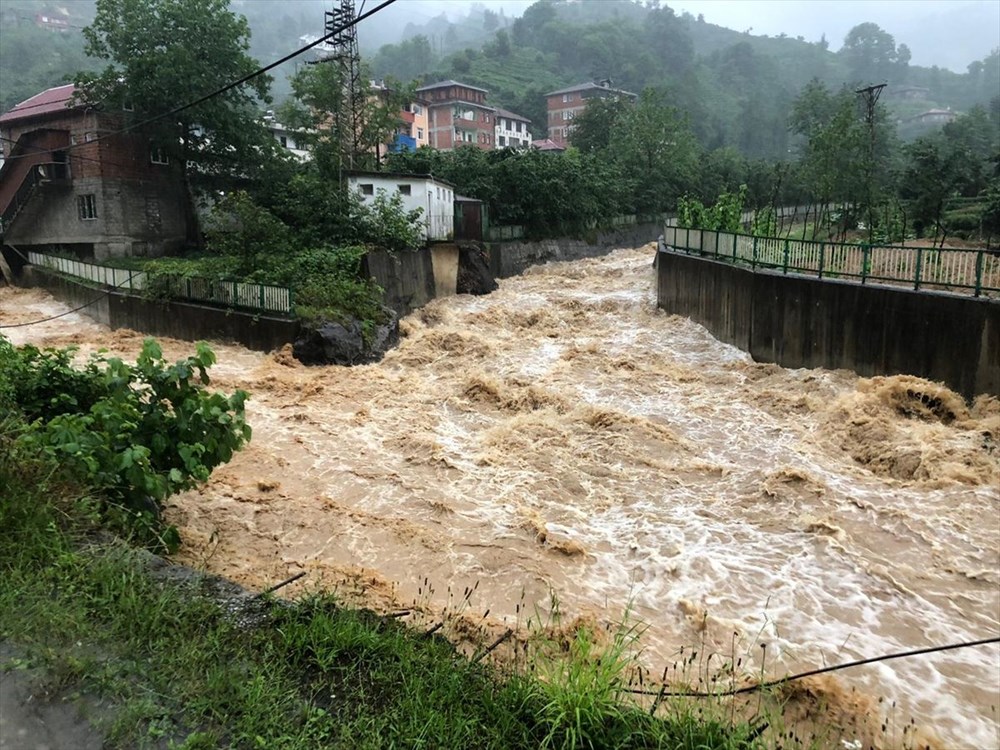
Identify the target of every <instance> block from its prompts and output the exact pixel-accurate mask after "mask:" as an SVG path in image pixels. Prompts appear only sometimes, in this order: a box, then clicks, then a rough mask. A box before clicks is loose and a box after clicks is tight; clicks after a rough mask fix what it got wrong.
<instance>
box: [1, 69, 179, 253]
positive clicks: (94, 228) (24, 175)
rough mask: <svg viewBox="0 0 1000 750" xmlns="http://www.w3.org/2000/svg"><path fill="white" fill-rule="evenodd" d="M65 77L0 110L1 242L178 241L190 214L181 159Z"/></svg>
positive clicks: (151, 249)
mask: <svg viewBox="0 0 1000 750" xmlns="http://www.w3.org/2000/svg"><path fill="white" fill-rule="evenodd" d="M74 91H75V89H74V86H73V85H72V84H70V85H66V86H57V87H55V88H51V89H48V90H46V91H43V92H41V93H40V94H36V95H35V96H33V97H31V98H30V99H27V100H25V101H23V102H21V103H20V104H18V105H16V106H15V107H14V108H13V109H11V110H10V111H9V112H6V113H4V114H3V115H0V138H2V140H0V143H2V147H3V155H4V157H5V158H4V163H3V167H2V168H0V231H2V233H3V243H4V244H5V245H9V246H12V247H16V248H18V249H20V250H22V251H24V250H27V249H34V250H39V251H41V252H45V251H53V250H58V251H63V252H72V253H74V254H76V255H77V256H78V257H81V258H94V259H97V260H103V259H105V258H109V257H121V256H159V255H163V254H164V253H168V252H171V251H173V250H176V249H178V248H179V247H181V246H182V245H183V244H184V243H185V241H186V239H187V237H188V230H189V227H190V226H191V225H192V222H191V221H190V220H189V217H190V215H191V211H190V201H189V199H188V195H187V191H186V189H185V187H184V182H183V176H182V172H181V169H180V165H178V164H173V163H170V160H169V158H168V156H167V154H166V152H165V150H164V149H163V147H162V144H158V143H156V142H154V141H151V140H150V139H149V138H148V137H146V136H144V135H143V134H141V133H137V132H127V133H119V132H118V131H119V130H121V128H122V127H124V125H125V123H126V122H127V118H128V117H131V116H132V115H131V113H129V112H123V111H105V110H103V109H101V108H95V107H86V106H84V105H83V104H81V103H79V102H77V101H76V100H74V98H73V95H74Z"/></svg>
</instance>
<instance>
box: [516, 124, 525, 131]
mask: <svg viewBox="0 0 1000 750" xmlns="http://www.w3.org/2000/svg"><path fill="white" fill-rule="evenodd" d="M523 127H524V123H523V122H519V123H517V127H516V128H515V130H517V132H518V133H520V132H523V131H522V128H523Z"/></svg>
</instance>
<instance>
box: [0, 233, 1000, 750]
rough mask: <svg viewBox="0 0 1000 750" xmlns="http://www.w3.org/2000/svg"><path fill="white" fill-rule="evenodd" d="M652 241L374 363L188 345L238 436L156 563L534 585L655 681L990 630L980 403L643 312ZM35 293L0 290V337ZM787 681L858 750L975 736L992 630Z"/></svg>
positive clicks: (362, 583) (794, 701)
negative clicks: (815, 362) (169, 552)
mask: <svg viewBox="0 0 1000 750" xmlns="http://www.w3.org/2000/svg"><path fill="white" fill-rule="evenodd" d="M651 256H652V248H650V247H647V248H644V249H641V250H621V251H616V252H614V253H612V254H611V255H609V256H607V257H605V258H598V259H590V260H584V261H577V262H574V263H572V264H550V265H546V266H541V267H536V268H533V269H529V272H528V273H526V274H525V275H524V276H522V277H519V278H514V279H507V280H504V281H503V282H502V283H501V285H500V289H499V290H498V291H496V292H494V293H493V294H491V295H488V296H485V297H476V298H473V297H464V296H463V297H452V298H446V299H441V300H436V301H434V302H432V303H431V304H429V305H428V306H427V307H425V308H423V309H422V310H419V311H417V312H415V313H414V314H412V315H410V316H409V317H407V318H406V319H404V320H403V321H402V324H401V329H402V333H403V339H402V341H401V344H400V346H399V348H398V349H396V350H394V351H392V352H390V353H389V354H388V355H387V356H386V357H385V359H384V360H383V361H382V362H380V363H378V364H374V365H367V366H363V367H355V368H340V367H320V368H306V367H303V366H301V365H299V364H298V363H296V362H295V361H294V359H292V358H291V357H290V356H289V352H288V350H287V349H286V350H282V351H280V352H275V353H273V354H271V355H262V354H257V353H254V352H249V351H247V350H245V349H242V348H240V347H236V346H226V345H219V346H217V347H215V348H216V352H217V354H218V355H219V364H218V366H217V367H216V368H215V369H214V376H213V380H214V385H216V386H219V387H223V388H227V389H231V388H235V387H240V388H245V389H247V390H248V391H250V392H251V394H252V399H251V401H250V402H249V404H248V415H249V418H250V421H251V423H252V424H253V427H254V440H253V443H252V444H251V446H250V447H249V448H248V449H246V450H245V451H243V452H242V453H240V454H238V455H237V456H236V457H235V458H234V459H233V461H232V462H231V463H230V464H229V465H227V466H225V467H222V468H220V469H219V470H217V471H216V472H215V474H214V475H213V476H212V478H211V479H210V481H209V482H208V483H207V484H206V485H205V486H203V487H201V488H199V489H198V490H194V491H191V492H188V493H185V494H183V495H180V496H178V497H176V498H174V499H173V500H172V501H171V504H170V508H169V511H168V513H169V517H170V518H171V520H173V521H174V522H175V523H177V524H178V525H179V527H180V529H181V533H182V537H183V539H184V541H185V548H184V551H183V552H182V556H183V559H184V560H185V561H187V562H189V563H192V564H194V565H198V566H204V567H206V568H208V569H209V570H212V571H213V572H216V573H220V574H223V575H226V576H229V577H232V578H234V579H236V580H238V581H240V582H243V583H246V584H249V585H252V586H260V587H263V586H265V585H267V584H270V583H273V582H274V581H276V580H281V579H283V578H285V577H287V576H288V575H289V574H290V573H293V572H296V571H298V570H306V571H308V572H309V573H310V577H309V579H307V580H311V581H313V582H314V583H315V582H319V581H323V582H327V583H334V584H336V585H338V586H340V587H341V588H342V589H343V590H344V591H345V592H346V591H348V590H350V591H351V592H355V593H359V595H360V596H361V597H362V598H363V599H364V600H365V601H366V602H368V603H370V604H374V605H381V606H384V607H386V608H390V607H396V606H400V605H408V606H416V608H417V609H418V610H420V611H422V612H426V613H427V618H428V620H427V621H428V622H430V621H432V618H433V617H434V616H435V614H434V613H437V612H440V611H441V610H442V609H444V608H447V607H449V606H451V607H452V609H453V610H454V609H456V603H457V604H459V605H461V606H460V607H457V608H458V609H462V607H464V608H465V609H464V610H462V612H463V614H462V616H463V617H465V616H467V615H470V614H471V613H472V611H473V610H475V611H477V612H479V613H480V615H481V613H482V612H483V611H485V610H487V609H488V610H489V618H487V619H488V620H489V621H490V622H492V623H495V624H496V626H497V627H503V626H504V624H505V623H506V624H515V623H518V622H523V619H524V612H525V611H526V610H527V611H538V612H541V613H545V612H547V611H548V609H549V608H550V602H551V598H550V594H551V592H553V591H554V592H555V593H556V595H557V596H558V599H559V602H560V608H561V609H562V611H563V612H564V613H566V615H567V616H569V617H583V618H592V619H593V620H594V621H595V622H606V621H611V620H614V619H615V618H617V617H620V615H621V612H622V611H623V610H624V609H625V608H626V607H631V610H632V612H633V613H634V615H635V616H636V617H638V618H640V619H641V620H643V621H644V622H645V623H647V624H648V627H647V629H646V631H645V634H644V647H645V650H644V653H643V657H642V658H643V659H644V660H645V662H646V663H647V664H648V665H649V667H650V669H651V670H652V672H653V673H656V674H658V673H659V672H660V671H661V669H662V668H663V666H664V665H667V664H670V663H672V662H674V661H676V660H677V658H678V654H680V653H681V649H682V648H687V649H691V648H692V647H695V648H699V649H708V650H714V651H716V652H718V653H721V654H727V655H731V656H733V657H736V658H734V659H732V661H736V660H737V659H738V660H739V662H740V664H741V665H742V667H743V668H744V669H746V670H748V671H749V672H751V673H757V672H759V671H760V669H761V668H763V670H764V672H765V673H767V674H771V675H781V674H784V673H786V671H795V670H799V669H807V668H812V667H816V666H819V665H823V664H832V663H836V662H840V661H847V660H851V659H858V658H865V657H871V656H876V655H878V654H883V653H888V652H894V651H900V650H905V649H912V648H920V647H924V646H929V645H934V644H941V643H946V642H953V641H960V640H966V639H977V638H985V637H990V636H993V635H996V634H997V632H998V628H1000V522H998V521H997V518H998V511H1000V489H998V486H1000V448H998V440H1000V404H998V401H997V400H996V399H991V398H983V397H981V398H980V399H978V400H977V401H976V402H975V403H973V404H966V403H965V402H964V401H963V400H962V399H961V398H960V397H959V396H957V395H956V394H954V393H952V392H951V391H949V390H947V389H946V388H944V387H942V386H940V385H937V384H934V383H929V382H927V381H923V380H920V379H918V378H913V377H909V376H896V377H884V378H870V379H866V378H858V377H857V376H856V375H854V374H853V373H850V372H846V371H825V370H787V369H784V368H781V367H778V366H775V365H768V364H757V363H754V362H753V361H752V360H751V359H750V358H749V357H748V356H747V355H746V354H744V353H743V352H741V351H739V350H737V349H735V348H733V347H731V346H727V345H725V344H721V343H719V342H718V341H716V340H715V339H714V338H712V337H711V336H710V335H709V334H708V333H707V332H706V331H705V329H704V328H702V327H701V326H698V325H696V324H694V323H692V322H691V321H689V320H686V319H683V318H679V317H677V316H671V315H667V314H665V313H664V312H662V311H660V310H657V309H656V306H655V297H654V291H653V289H654V279H653V271H652V269H651V268H650V258H651ZM64 309H65V308H64V307H62V306H60V305H59V304H58V303H56V302H55V301H53V300H52V299H51V298H50V297H48V296H47V295H45V294H44V293H41V292H38V291H34V290H10V289H0V318H2V319H3V321H4V322H5V323H6V322H8V321H12V322H19V321H21V320H30V319H31V318H32V316H36V317H38V316H44V315H45V314H52V313H54V312H59V311H61V310H64ZM10 332H11V333H14V335H15V337H16V338H15V340H17V341H27V340H32V341H36V342H39V343H45V344H49V345H64V344H67V343H74V344H78V345H80V346H81V347H82V348H83V349H84V350H92V349H95V348H97V347H106V348H108V349H110V350H112V351H113V352H117V353H121V354H123V355H126V356H134V355H135V353H136V352H137V351H138V347H139V345H140V344H141V340H142V337H141V336H140V335H138V334H135V333H134V332H129V331H115V332H110V331H107V330H106V329H104V328H102V327H101V326H98V325H96V324H93V323H89V322H87V321H86V319H81V318H79V317H76V316H69V317H66V318H62V319H60V320H59V321H53V322H50V323H46V324H43V325H42V326H39V327H37V328H23V329H10ZM164 344H165V349H166V351H167V352H168V355H170V356H181V355H182V354H184V353H186V352H188V351H190V349H191V345H190V344H187V343H185V342H178V341H169V340H168V341H166V342H164ZM471 589H474V590H475V593H474V594H473V595H471V596H469V597H466V596H465V595H464V593H463V592H466V591H468V590H471ZM460 630H461V628H459V627H458V626H457V625H456V626H455V627H454V631H455V632H454V634H455V635H456V636H457V635H460V633H459V631H460ZM762 644H766V648H763V649H762V648H761V645H762ZM762 660H763V662H764V663H763V665H762V664H761V661H762ZM788 690H789V693H790V694H789V696H788V697H789V699H790V700H791V703H790V704H789V708H788V715H789V721H791V722H793V723H794V722H795V721H798V719H797V718H795V716H794V714H795V712H796V711H800V712H802V713H803V715H806V714H809V711H810V710H811V711H812V715H813V717H814V718H815V715H816V712H817V711H820V709H819V708H818V706H820V705H822V706H823V708H822V711H825V712H826V713H824V714H823V716H825V717H826V720H830V721H841V719H838V718H836V717H838V716H840V717H843V716H847V715H850V716H853V717H854V720H855V729H856V731H858V732H859V734H858V737H860V738H863V739H864V741H865V743H866V746H867V744H873V745H875V746H878V747H883V746H884V747H892V746H905V745H907V744H909V745H910V746H915V744H916V742H915V740H914V739H913V738H914V737H915V736H916V734H915V730H907V731H908V732H909V734H907V735H906V737H903V734H904V733H903V731H902V727H904V726H908V725H909V722H910V720H911V718H912V719H913V720H915V722H916V724H917V725H920V726H921V727H923V730H922V731H923V732H924V733H923V734H922V735H920V737H921V738H922V739H923V740H924V741H927V742H930V744H932V745H938V746H941V747H996V746H998V744H1000V735H998V723H997V714H996V709H995V708H994V707H995V706H997V705H998V703H1000V650H998V649H997V648H996V647H995V646H991V647H986V648H980V649H969V650H961V651H953V652H949V653H948V654H942V655H937V656H933V657H924V658H920V659H911V660H898V661H892V662H885V663H882V664H878V665H873V666H869V667H864V668H859V669H853V670H850V671H845V672H841V673H839V674H838V675H836V676H835V677H831V678H829V679H817V680H813V681H811V682H808V683H803V684H801V685H798V686H796V687H794V688H789V689H788ZM878 698H882V699H883V700H882V702H881V703H879V702H878ZM809 706H812V709H809ZM831 717H833V718H831ZM858 717H862V718H863V720H859V719H858ZM883 721H887V722H888V723H889V724H890V725H891V728H892V731H889V730H888V729H887V730H886V731H885V732H882V731H881V723H882V722H883ZM842 723H844V724H849V723H850V722H849V721H847V720H844V721H843V722H842ZM862 725H864V726H865V727H868V728H867V729H864V728H860V729H859V728H858V727H861V726H862ZM869 725H870V726H869ZM935 736H937V739H935Z"/></svg>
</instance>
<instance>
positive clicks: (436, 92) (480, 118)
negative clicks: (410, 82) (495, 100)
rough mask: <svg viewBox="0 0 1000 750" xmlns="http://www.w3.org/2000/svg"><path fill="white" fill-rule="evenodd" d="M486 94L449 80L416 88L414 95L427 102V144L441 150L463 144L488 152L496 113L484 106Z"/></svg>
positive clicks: (484, 90)
mask: <svg viewBox="0 0 1000 750" xmlns="http://www.w3.org/2000/svg"><path fill="white" fill-rule="evenodd" d="M488 93H489V92H488V91H487V90H486V89H481V88H479V87H477V86H470V85H469V84H466V83H459V82H458V81H450V80H449V81H441V82H439V83H432V84H430V85H429V86H421V87H420V88H418V89H417V94H418V95H419V96H420V97H421V98H422V99H423V100H424V101H426V102H427V109H428V141H429V145H430V146H431V147H432V148H436V149H440V150H441V151H450V150H451V149H453V148H457V147H458V146H463V145H469V146H476V147H478V148H481V149H483V150H485V151H490V150H492V149H493V148H494V145H495V139H496V131H495V127H496V122H495V118H496V110H495V109H494V108H493V107H490V106H489V105H488V104H486V95H487V94H488Z"/></svg>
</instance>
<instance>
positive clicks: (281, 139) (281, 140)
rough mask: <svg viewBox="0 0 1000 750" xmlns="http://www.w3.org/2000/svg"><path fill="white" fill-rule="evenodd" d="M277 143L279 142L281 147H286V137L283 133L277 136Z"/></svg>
mask: <svg viewBox="0 0 1000 750" xmlns="http://www.w3.org/2000/svg"><path fill="white" fill-rule="evenodd" d="M278 143H280V144H281V147H282V148H288V138H287V137H286V136H283V135H279V136H278Z"/></svg>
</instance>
